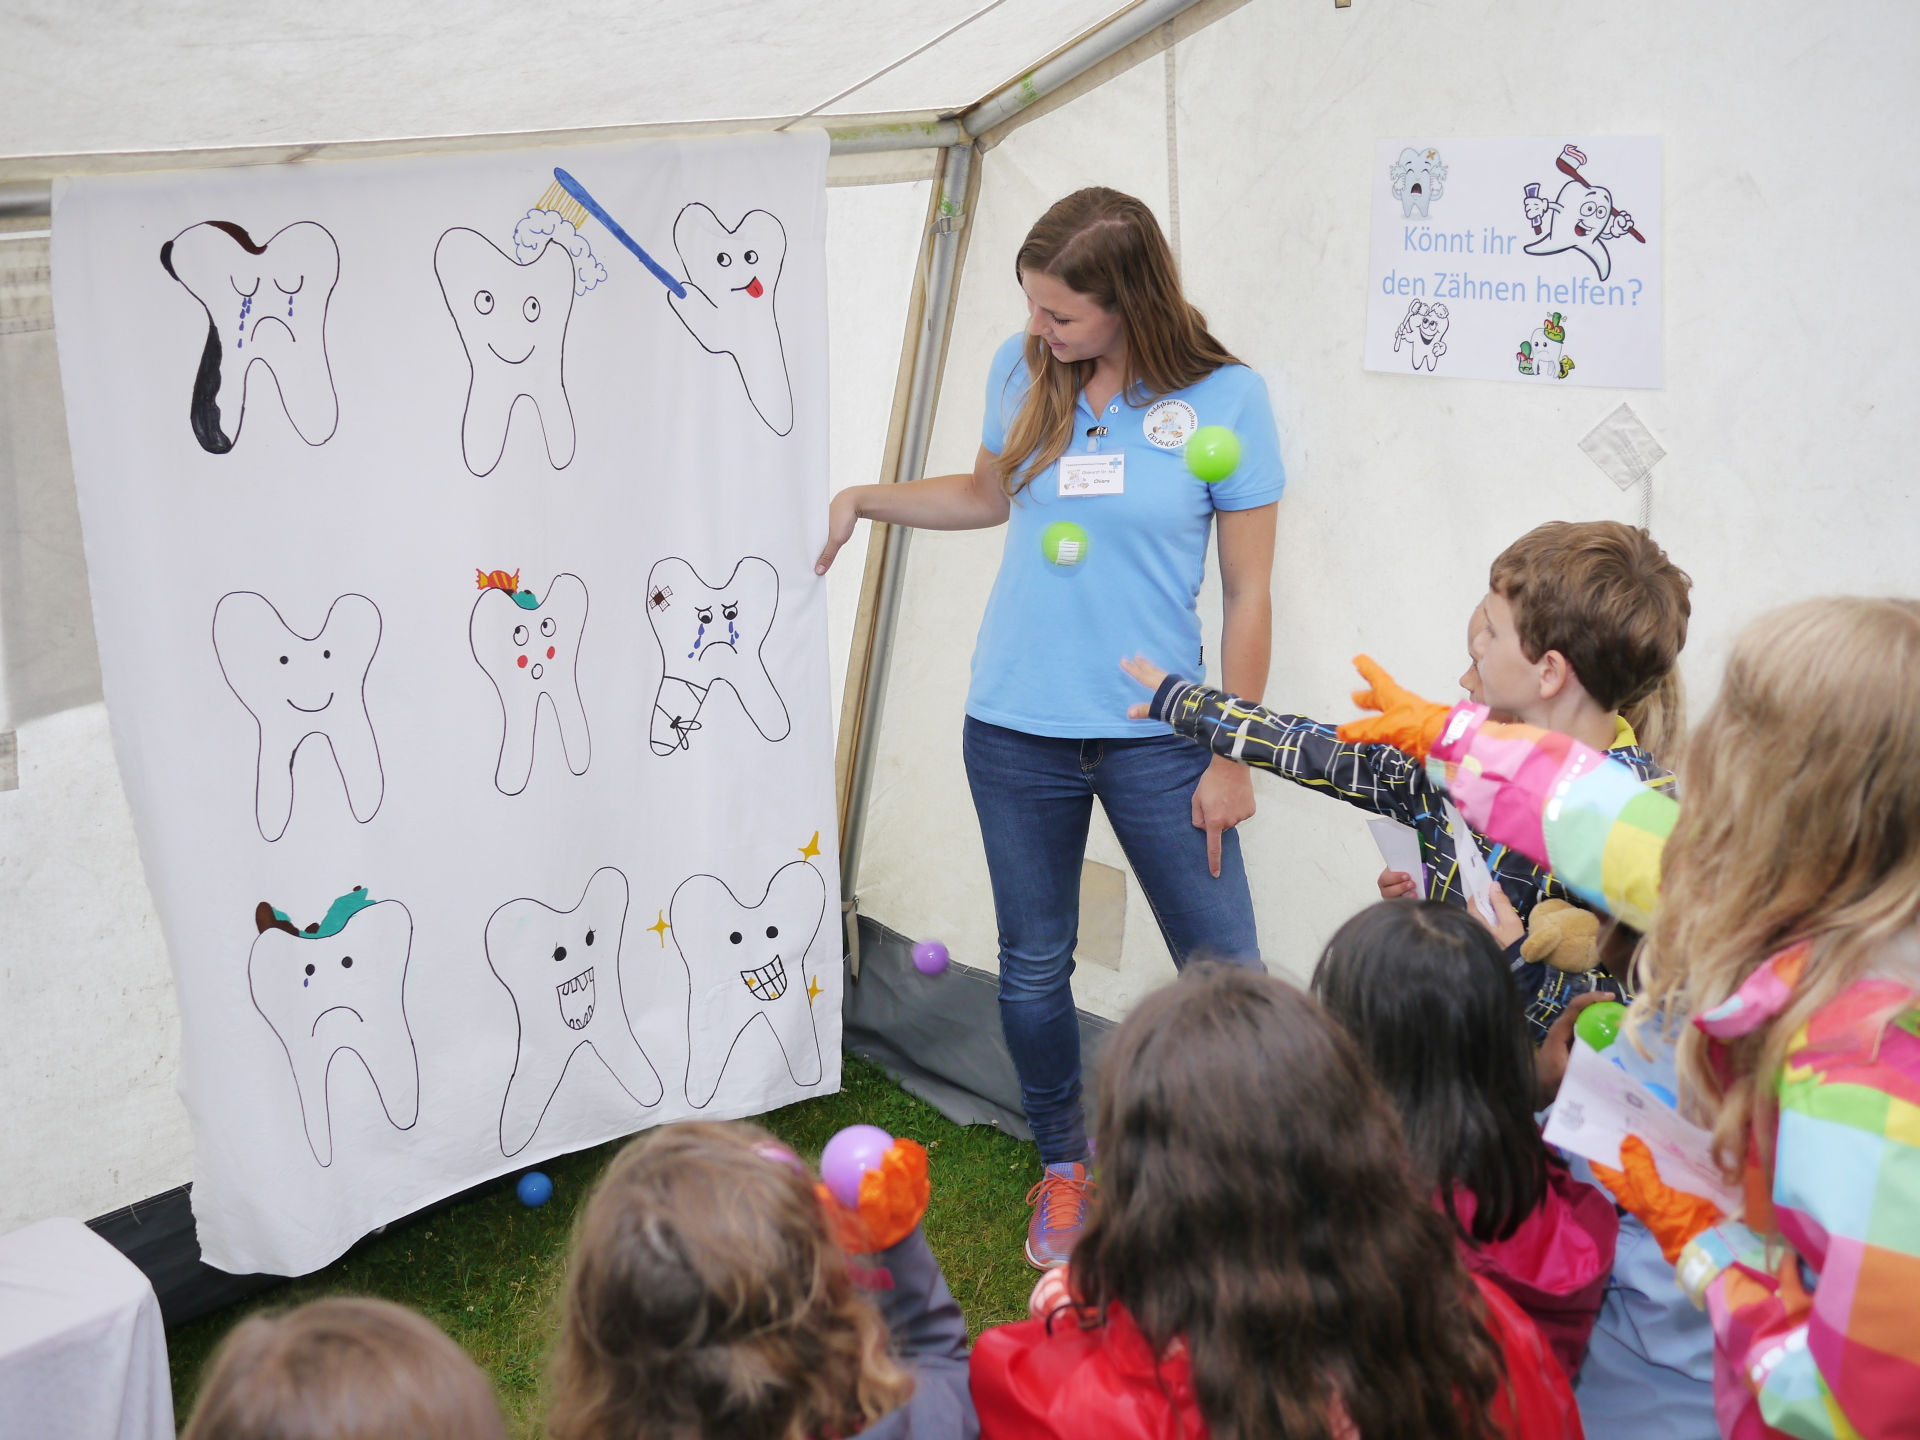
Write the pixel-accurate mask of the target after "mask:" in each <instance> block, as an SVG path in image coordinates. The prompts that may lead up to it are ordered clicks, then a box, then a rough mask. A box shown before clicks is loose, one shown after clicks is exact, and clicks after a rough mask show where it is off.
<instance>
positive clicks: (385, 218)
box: [53, 132, 840, 1274]
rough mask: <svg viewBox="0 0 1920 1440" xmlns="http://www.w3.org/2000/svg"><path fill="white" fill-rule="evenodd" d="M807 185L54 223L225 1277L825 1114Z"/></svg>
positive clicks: (815, 322) (819, 384)
mask: <svg viewBox="0 0 1920 1440" xmlns="http://www.w3.org/2000/svg"><path fill="white" fill-rule="evenodd" d="M826 153H827V146H826V140H825V137H824V135H823V134H820V133H819V132H815V133H812V134H809V135H801V136H794V137H788V136H773V137H759V138H751V139H748V138H735V139H717V140H689V141H674V142H666V143H658V144H647V145H620V146H603V147H573V148H569V149H566V150H555V151H538V150H528V151H519V152H509V153H497V154H489V155H459V156H440V157H435V158H432V159H420V160H393V161H367V162H355V163H333V164H316V165H311V166H278V167H262V168H252V169H233V170H223V171H218V172H208V173H198V174H190V175H189V174H163V175H148V176H131V177H117V178H113V179H101V180H86V181H74V182H71V183H66V184H62V185H59V186H58V187H56V190H55V196H54V222H53V224H54V235H53V257H54V260H53V277H54V306H55V319H56V325H57V333H58V337H59V344H60V361H61V373H62V376H63V378H64V382H65V387H66V400H67V413H68V418H69V426H70V429H71V433H72V442H73V464H74V474H75V479H76V482H77V485H78V489H79V496H80V509H81V519H82V527H83V531H84V534H85V539H86V551H87V565H88V571H89V574H90V576H91V583H92V587H93V608H94V621H95V626H96V629H97V631H98V635H99V644H100V658H101V670H102V675H103V680H104V685H105V690H106V696H107V702H108V708H109V712H110V714H111V717H112V725H113V735H114V744H115V748H116V750H117V752H118V756H119V761H120V768H121V772H122V775H123V777H124V779H125V782H126V788H127V793H128V796H129V797H130V799H131V801H132V805H133V812H134V820H135V824H136V827H137V829H138V833H139V837H140V845H141V852H142V856H143V859H144V863H145V866H146V871H147V879H148V882H149V884H150V885H151V887H152V890H153V894H154V898H155V901H156V904H157V906H158V909H159V914H160V917H161V922H162V925H163V928H164V930H165V932H166V940H167V944H168V947H169V950H170V951H171V954H172V957H173V965H174V972H175V978H176V982H177V986H178V990H179V997H180V1010H181V1025H182V1031H183V1034H182V1045H181V1051H182V1063H181V1075H180V1087H181V1092H182V1094H183V1096H184V1097H185V1099H186V1103H187V1108H188V1110H189V1112H190V1114H191V1117H192V1121H193V1129H194V1138H195V1162H194V1164H195V1170H194V1174H195V1183H194V1191H193V1201H194V1213H195V1218H196V1220H197V1222H198V1225H199V1233H200V1242H201V1246H202V1250H203V1253H204V1255H205V1257H206V1259H207V1260H208V1262H209V1263H211V1264H214V1265H217V1266H219V1267H221V1268H222V1269H226V1270H232V1271H270V1272H275V1273H281V1274H298V1273H303V1272H305V1271H308V1270H312V1269H314V1268H316V1267H318V1266H320V1265H323V1264H325V1263H326V1262H328V1261H329V1260H331V1259H333V1258H334V1257H335V1256H337V1255H339V1254H340V1253H341V1252H342V1251H343V1250H345V1249H346V1248H347V1247H348V1246H349V1245H350V1244H352V1243H353V1241H354V1240H356V1239H357V1238H358V1237H360V1236H361V1235H363V1234H365V1233H366V1232H367V1231H369V1230H371V1229H372V1228H374V1227H375V1226H377V1225H380V1224H382V1223H384V1222H386V1221H389V1220H392V1219H394V1218H396V1217H398V1216H401V1215H404V1214H406V1213H408V1212H410V1211H412V1210H415V1209H417V1208H419V1207H421V1206H423V1205H426V1204H429V1203H431V1202H432V1201H434V1200H436V1199H439V1198H441V1197H443V1196H445V1195H448V1194H451V1193H454V1192H457V1191H459V1190H461V1189H463V1188H465V1187H467V1186H469V1185H472V1184H474V1183H475V1182H477V1181H480V1180H483V1179H485V1178H487V1177H488V1176H492V1175H497V1174H500V1173H503V1172H508V1171H514V1170H519V1169H522V1168H525V1167H527V1166H530V1165H532V1164H535V1163H536V1162H538V1161H539V1160H541V1159H542V1158H543V1157H546V1156H550V1155H553V1154H556V1153H560V1152H564V1151H569V1150H575V1149H578V1148H580V1147H582V1146H586V1145H591V1144H594V1143H597V1142H599V1141H603V1140H606V1139H609V1138H611V1137H614V1136H618V1135H622V1134H626V1133H628V1132H631V1131H634V1130H638V1129H640V1128H642V1127H645V1126H648V1125H653V1124H658V1123H660V1122H661V1121H666V1120H673V1119H679V1118H684V1117H688V1116H702V1117H712V1118H721V1117H727V1116H739V1115H748V1114H756V1113H759V1112H762V1111H764V1110H767V1109H769V1108H771V1107H773V1106H777V1105H781V1104H785V1103H788V1102H790V1101H792V1100H795V1099H798V1098H801V1097H802V1096H805V1095H810V1094H818V1093H823V1092H827V1091H831V1090H833V1089H835V1088H836V1087H837V1086H838V1084H839V1075H840V1058H839V1057H840V963H839V954H840V929H839V925H838V923H837V914H838V911H837V907H836V906H835V905H834V904H833V901H834V900H835V899H836V897H837V895H838V892H839V876H838V873H837V867H836V864H835V856H836V853H837V849H836V844H835V836H834V793H833V735H832V733H831V726H830V722H829V697H828V664H827V639H826V611H825V603H826V598H825V588H826V587H825V585H824V583H823V582H821V581H819V580H818V579H816V578H815V576H814V574H813V563H812V562H813V559H814V556H815V555H816V554H817V552H818V550H819V547H820V544H821V543H822V540H823V538H824V534H825V525H826V510H827V506H826V502H827V428H826V427H827V373H826V358H827V345H826V295H825V249H824V232H825V218H826V188H825V174H826ZM75 923H76V924H84V923H85V917H84V916H76V917H75Z"/></svg>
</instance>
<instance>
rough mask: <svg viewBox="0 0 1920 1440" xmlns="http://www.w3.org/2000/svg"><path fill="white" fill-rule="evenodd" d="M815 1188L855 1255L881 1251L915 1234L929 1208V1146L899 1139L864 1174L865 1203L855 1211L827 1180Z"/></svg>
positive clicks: (844, 1245) (830, 1224) (830, 1222)
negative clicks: (875, 1167)
mask: <svg viewBox="0 0 1920 1440" xmlns="http://www.w3.org/2000/svg"><path fill="white" fill-rule="evenodd" d="M813 1188H814V1191H815V1193H816V1194H818V1195H819V1197H820V1208H821V1209H823V1210H824V1211H826V1214H827V1228H828V1229H829V1230H830V1231H832V1232H833V1238H834V1239H835V1240H837V1241H839V1242H840V1248H841V1249H842V1250H845V1251H846V1252H847V1253H848V1254H849V1255H875V1254H878V1253H879V1252H880V1251H882V1250H887V1249H891V1248H892V1247H893V1246H895V1245H898V1244H899V1243H900V1242H901V1241H902V1240H904V1239H906V1238H907V1236H909V1235H911V1234H912V1233H913V1227H914V1226H916V1225H918V1224H919V1223H920V1217H921V1216H922V1215H924V1214H926V1213H927V1200H928V1198H929V1196H930V1195H931V1193H932V1192H931V1190H930V1188H929V1187H928V1185H927V1151H926V1147H925V1146H923V1145H921V1144H920V1143H919V1142H918V1141H917V1140H895V1141H894V1142H893V1148H892V1149H890V1150H888V1151H887V1153H886V1155H885V1156H883V1157H882V1158H881V1161H880V1167H879V1168H878V1169H877V1170H869V1171H867V1173H866V1174H864V1175H862V1176H861V1177H860V1204H859V1207H858V1208H857V1209H852V1210H849V1209H848V1208H847V1207H846V1206H845V1205H842V1204H841V1203H840V1202H839V1201H838V1200H836V1199H834V1198H833V1193H832V1192H831V1191H829V1190H828V1189H827V1187H826V1186H825V1185H824V1184H820V1183H818V1182H816V1183H815V1185H814V1187H813Z"/></svg>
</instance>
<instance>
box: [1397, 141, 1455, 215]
mask: <svg viewBox="0 0 1920 1440" xmlns="http://www.w3.org/2000/svg"><path fill="white" fill-rule="evenodd" d="M1387 175H1388V178H1389V179H1390V180H1391V181H1392V182H1393V198H1394V199H1396V200H1398V201H1399V202H1400V214H1401V215H1402V216H1403V217H1404V218H1406V219H1409V220H1411V219H1412V218H1413V217H1414V215H1415V213H1416V212H1417V213H1418V214H1419V216H1420V218H1421V219H1423V220H1424V219H1425V218H1426V215H1427V206H1428V205H1430V204H1432V203H1433V202H1434V201H1435V200H1438V199H1439V198H1440V196H1441V195H1442V194H1443V193H1444V192H1445V191H1446V188H1447V167H1446V166H1445V165H1444V164H1442V163H1441V160H1440V152H1439V151H1438V150H1415V149H1414V148H1413V147H1412V146H1408V147H1407V148H1406V149H1405V150H1402V151H1401V152H1400V158H1399V159H1398V160H1396V161H1395V162H1394V163H1393V164H1392V165H1390V166H1388V167H1387Z"/></svg>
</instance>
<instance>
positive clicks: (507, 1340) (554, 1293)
mask: <svg viewBox="0 0 1920 1440" xmlns="http://www.w3.org/2000/svg"><path fill="white" fill-rule="evenodd" d="M761 1123H762V1124H764V1125H765V1126H766V1127H767V1128H768V1129H769V1130H771V1131H772V1132H773V1133H774V1134H776V1135H778V1136H779V1137H780V1138H781V1139H782V1140H784V1141H786V1143H787V1144H789V1145H791V1146H792V1147H793V1148H794V1149H795V1150H797V1151H799V1152H800V1153H801V1154H802V1155H804V1156H806V1157H807V1159H809V1160H817V1159H818V1158H819V1154H820V1149H821V1147H822V1146H823V1145H825V1144H826V1143H827V1140H828V1139H829V1138H830V1137H831V1136H832V1135H833V1134H834V1133H835V1132H836V1131H838V1130H839V1129H841V1128H842V1127H843V1126H846V1125H853V1124H859V1123H865V1124H869V1125H878V1126H879V1127H880V1128H881V1129H883V1130H886V1131H887V1132H888V1133H890V1134H893V1135H904V1136H909V1137H911V1138H912V1139H915V1140H918V1141H919V1142H920V1143H921V1144H923V1145H925V1146H926V1147H927V1152H928V1157H929V1160H930V1163H931V1167H932V1173H933V1203H932V1205H931V1206H930V1208H929V1209H928V1211H927V1219H926V1226H927V1238H928V1239H929V1241H930V1242H931V1243H932V1245H933V1250H934V1253H935V1254H936V1255H938V1256H939V1257H940V1263H941V1267H942V1268H943V1269H944V1270H945V1271H946V1276H947V1283H948V1284H949V1285H950V1286H952V1287H953V1293H954V1297H955V1298H956V1299H958V1300H959V1302H960V1306H961V1309H962V1310H964V1311H965V1312H966V1316H967V1324H968V1327H969V1328H970V1329H971V1330H972V1331H973V1332H974V1333H975V1334H978V1333H979V1332H980V1331H981V1330H982V1329H984V1328H985V1327H986V1326H988V1325H997V1324H1000V1323H1001V1322H1003V1321H1007V1320H1016V1319H1019V1318H1021V1317H1022V1316H1024V1315H1025V1313H1026V1303H1027V1292H1028V1290H1030V1289H1031V1288H1032V1285H1033V1280H1034V1275H1033V1272H1032V1271H1031V1270H1029V1269H1028V1268H1027V1265H1026V1261H1025V1259H1024V1258H1023V1256H1022V1254H1021V1244H1022V1241H1023V1240H1024V1238H1025V1226H1026V1213H1027V1212H1026V1207H1025V1206H1024V1205H1023V1204H1022V1203H1021V1202H1022V1200H1023V1198H1024V1197H1025V1195H1026V1192H1027V1188H1028V1187H1029V1186H1030V1185H1031V1184H1032V1183H1033V1182H1034V1181H1035V1180H1038V1179H1039V1178H1040V1161H1039V1157H1038V1156H1037V1155H1036V1153H1035V1151H1034V1148H1033V1146H1032V1145H1030V1144H1026V1143H1023V1142H1021V1141H1018V1140H1015V1139H1013V1138H1012V1137H1011V1136H1009V1135H1005V1134H1003V1133H1001V1132H1000V1131H998V1130H994V1129H991V1128H988V1127H986V1126H960V1125H955V1124H953V1123H951V1122H950V1121H948V1120H946V1119H945V1118H944V1117H942V1116H941V1115H940V1113H939V1112H938V1111H936V1110H935V1109H934V1108H933V1107H932V1106H930V1105H927V1104H925V1103H924V1102H922V1101H920V1100H917V1099H915V1098H914V1097H913V1096H911V1095H909V1094H907V1093H906V1092H905V1091H904V1090H902V1089H900V1088H899V1087H898V1086H897V1085H895V1084H894V1083H893V1082H892V1081H891V1080H889V1079H888V1078H887V1076H886V1074H885V1072H883V1071H882V1070H881V1069H880V1068H879V1067H878V1066H876V1065H872V1064H869V1063H867V1062H866V1061H864V1060H859V1059H856V1058H854V1057H853V1056H851V1055H849V1056H848V1057H847V1061H846V1069H845V1075H844V1079H843V1084H842V1089H841V1091H840V1093H839V1094H838V1095H827V1096H822V1097H821V1098H820V1099H817V1100H806V1101H803V1102H801V1103H800V1104H798V1105H789V1106H788V1107H787V1108H786V1109H784V1110H776V1111H775V1112H774V1113H773V1114H771V1115H767V1116H763V1117H761ZM620 1143H622V1142H615V1143H613V1144H610V1145H602V1146H600V1147H599V1148H597V1149H593V1150H585V1151H582V1152H580V1153H579V1154H576V1155H568V1156H565V1157H564V1158H561V1159H557V1160H554V1161H551V1162H549V1163H547V1164H546V1165H544V1166H543V1167H542V1168H543V1169H545V1171H546V1172H547V1174H549V1175H551V1176H552V1177H553V1199H552V1200H551V1201H550V1202H549V1203H548V1204H547V1205H545V1206H544V1207H542V1208H541V1209H538V1210H529V1209H527V1208H526V1207H525V1206H523V1205H521V1204H520V1202H519V1201H518V1200H517V1199H516V1198H515V1196H514V1192H513V1182H512V1178H511V1177H510V1178H508V1179H506V1180H503V1181H502V1182H501V1183H500V1185H499V1186H498V1187H497V1188H496V1189H493V1190H491V1191H488V1192H487V1193H485V1194H483V1195H481V1196H479V1197H477V1198H475V1199H472V1200H468V1201H466V1202H464V1203H463V1204H460V1205H457V1206H454V1207H451V1208H449V1209H446V1210H441V1211H438V1212H436V1213H434V1214H431V1215H428V1216H425V1217H423V1218H421V1219H418V1220H414V1221H411V1222H409V1223H406V1224H403V1225H394V1226H390V1227H389V1228H388V1229H387V1231H386V1232H385V1233H384V1234H382V1235H380V1236H378V1237H376V1238H374V1239H373V1240H370V1241H368V1242H367V1243H365V1244H363V1245H361V1246H359V1247H358V1248H356V1249H355V1250H354V1251H353V1252H352V1253H350V1254H348V1255H346V1256H344V1257H342V1258H341V1259H340V1260H338V1261H336V1262H335V1263H334V1264H332V1265H330V1266H328V1267H327V1268H326V1269H325V1270H321V1271H318V1272H316V1273H314V1274H312V1275H307V1276H304V1277H302V1278H301V1279H299V1280H296V1281H293V1282H291V1283H290V1284H288V1285H285V1286H282V1287H280V1288H279V1289H276V1290H272V1291H269V1292H267V1293H266V1294H264V1295H261V1296H259V1297H258V1298H257V1299H254V1300H250V1301H246V1302H243V1303H242V1304H239V1305H236V1306H233V1307H232V1308H230V1309H227V1310H222V1311H220V1312H219V1313H218V1314H215V1315H209V1316H207V1317H205V1318H204V1319H201V1320H196V1321H194V1322H192V1323H191V1324H187V1325H182V1326H179V1327H177V1328H176V1329H174V1330H173V1331H171V1332H170V1333H169V1334H168V1336H167V1348H168V1350H169V1352H170V1354H171V1357H172V1363H173V1402H174V1410H175V1412H176V1414H177V1415H178V1417H179V1421H180V1423H181V1424H185V1423H186V1417H187V1414H188V1412H189V1411H191V1410H192V1408H193V1397H194V1394H195V1391H196V1390H197V1389H198V1386H199V1379H200V1372H201V1370H202V1368H203V1367H204V1366H205V1364H206V1362H207V1359H208V1357H209V1356H210V1355H211V1354H212V1353H213V1350H214V1347H215V1346H217V1345H218V1344H219V1343H220V1340H221V1338H222V1337H223V1336H225V1335H226V1333H227V1331H228V1330H230V1329H232V1328H233V1326H234V1325H236V1324H238V1323H239V1322H240V1321H241V1320H242V1319H244V1318H245V1317H246V1316H248V1315H250V1314H252V1313H253V1312H254V1311H256V1310H260V1309H263V1308H278V1307H283V1306H287V1305H295V1304H298V1303H300V1302H301V1301H303V1300H314V1299H318V1298H320V1297H321V1296H325V1295H378V1296H382V1297H384V1298H386V1299H389V1300H397V1301H399V1302H401V1303H403V1304H406V1305H411V1306H413V1307H414V1308H415V1309H417V1310H420V1311H422V1312H424V1313H425V1314H427V1315H428V1316H430V1317H432V1318H433V1319H434V1320H435V1321H436V1322H438V1323H439V1324H440V1325H441V1326H442V1327H444V1328H445V1329H446V1331H447V1332H448V1333H449V1334H450V1335H452V1336H453V1338H454V1339H455V1340H458V1341H459V1342H460V1343H461V1344H462V1345H464V1346H465V1347H466V1349H467V1353H468V1354H470V1355H472V1356H473V1358H474V1359H475V1360H476V1361H478V1362H479V1364H480V1367H481V1368H482V1369H483V1370H485V1371H486V1372H487V1373H488V1374H490V1375H491V1376H492V1377H493V1383H494V1386H495V1388H496V1389H497V1390H498V1392H499V1395H500V1406H501V1409H502V1410H503V1411H504V1412H505V1413H506V1415H507V1419H508V1424H509V1426H510V1428H511V1430H512V1432H513V1433H514V1434H516V1435H518V1436H524V1437H528V1440H532V1437H534V1436H537V1435H538V1433H539V1422H540V1415H541V1392H540V1386H541V1377H542V1374H543V1372H544V1370H545V1366H546V1356H547V1346H548V1344H549V1341H550V1340H551V1337H552V1335H553V1333H554V1328H555V1325H554V1313H555V1302H556V1300H557V1298H558V1295H559V1289H560V1282H561V1278H562V1276H563V1274H564V1273H565V1268H566V1252H567V1240H568V1236H569V1235H570V1233H571V1231H572V1228H573V1218H574V1215H575V1212H576V1211H577V1210H578V1209H579V1207H580V1205H581V1204H582V1203H583V1202H584V1201H585V1199H586V1196H587V1193H588V1192H589V1191H590V1190H591V1189H592V1188H593V1184H594V1181H595V1180H596V1179H598V1178H599V1175H600V1172H601V1171H602V1170H603V1169H604V1168H605V1167H606V1165H607V1162H608V1161H609V1160H611V1159H612V1158H613V1155H614V1152H615V1151H616V1150H618V1149H619V1148H620Z"/></svg>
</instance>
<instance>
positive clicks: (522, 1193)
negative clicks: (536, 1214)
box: [513, 1170, 553, 1210]
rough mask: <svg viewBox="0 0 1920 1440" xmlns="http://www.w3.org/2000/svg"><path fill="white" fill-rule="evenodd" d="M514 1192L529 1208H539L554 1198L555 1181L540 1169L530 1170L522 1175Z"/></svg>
mask: <svg viewBox="0 0 1920 1440" xmlns="http://www.w3.org/2000/svg"><path fill="white" fill-rule="evenodd" d="M513 1193H514V1194H516V1195H518V1196H519V1197H520V1203H521V1204H522V1205H524V1206H526V1207H527V1208H528V1209H529V1210H537V1209H539V1208H540V1207H541V1206H542V1205H544V1204H546V1203H547V1201H549V1200H551V1199H552V1198H553V1181H551V1180H549V1179H548V1178H547V1177H546V1176H545V1175H544V1174H542V1173H541V1172H540V1171H538V1170H529V1171H527V1173H526V1174H524V1175H522V1176H521V1177H520V1183H519V1184H518V1185H516V1186H514V1192H513Z"/></svg>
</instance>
